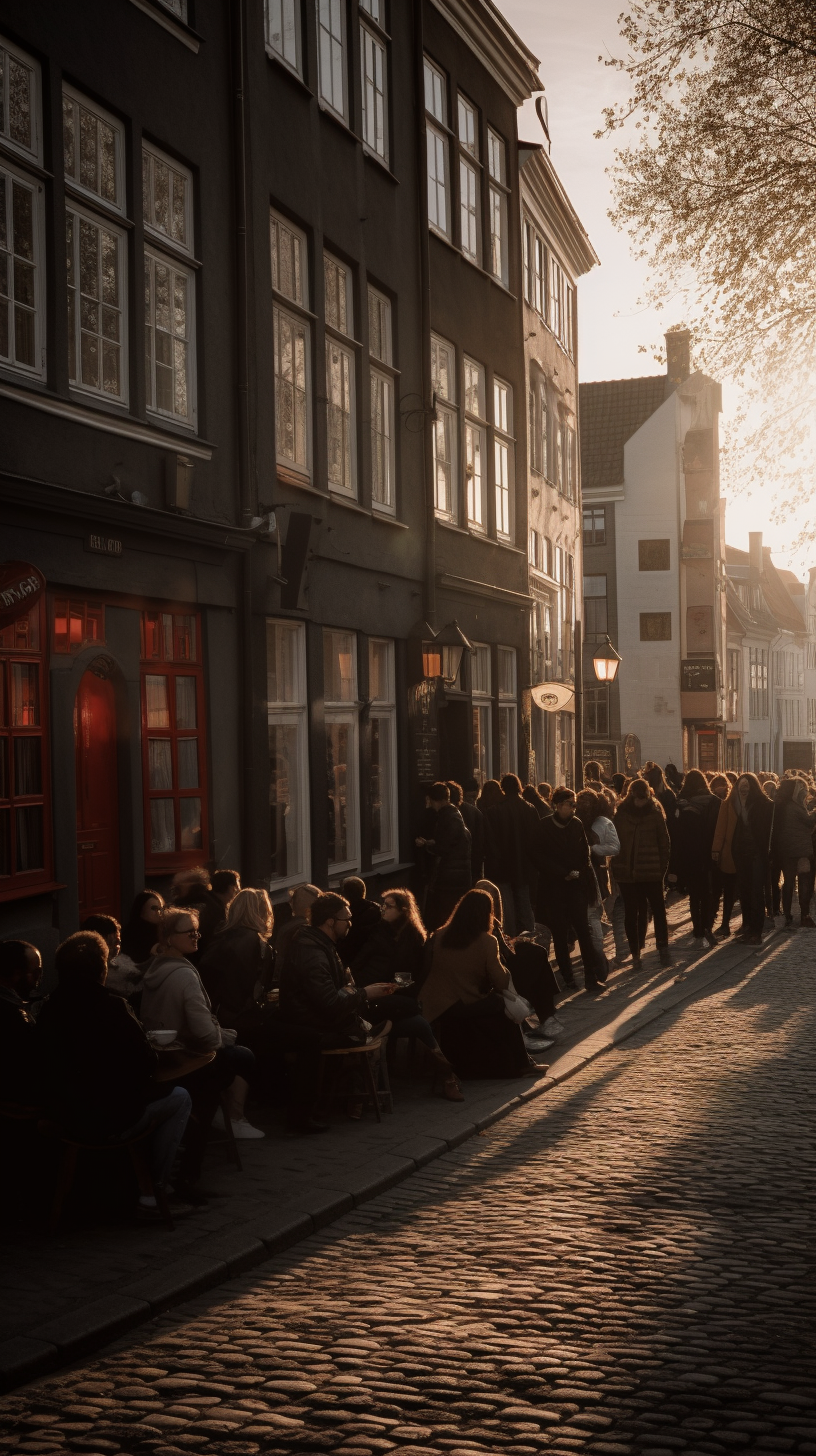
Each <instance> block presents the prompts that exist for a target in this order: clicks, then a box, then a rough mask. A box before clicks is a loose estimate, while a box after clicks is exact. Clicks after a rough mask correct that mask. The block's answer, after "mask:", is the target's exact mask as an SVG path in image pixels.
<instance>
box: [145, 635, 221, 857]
mask: <svg viewBox="0 0 816 1456" xmlns="http://www.w3.org/2000/svg"><path fill="white" fill-rule="evenodd" d="M200 658H201V652H200V629H199V623H198V618H197V616H196V615H195V613H176V612H162V611H148V612H144V613H143V614H142V751H143V774H144V785H145V836H146V844H147V866H148V868H149V869H159V868H165V867H166V868H170V867H171V866H173V865H175V864H185V863H186V864H191V863H195V862H196V861H197V860H198V859H200V857H201V852H202V850H203V849H205V847H206V845H207V822H206V794H205V771H206V762H207V759H206V753H205V743H204V680H203V673H202V669H201V667H200Z"/></svg>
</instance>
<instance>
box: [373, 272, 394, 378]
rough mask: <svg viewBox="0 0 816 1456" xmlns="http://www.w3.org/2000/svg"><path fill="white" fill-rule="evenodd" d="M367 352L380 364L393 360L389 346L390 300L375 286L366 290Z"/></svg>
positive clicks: (389, 362)
mask: <svg viewBox="0 0 816 1456" xmlns="http://www.w3.org/2000/svg"><path fill="white" fill-rule="evenodd" d="M368 352H369V354H370V355H371V357H372V359H379V361H380V363H381V364H391V363H392V362H393V351H392V346H391V302H390V299H387V298H386V297H385V296H384V294H382V293H378V292H377V290H376V288H369V290H368Z"/></svg>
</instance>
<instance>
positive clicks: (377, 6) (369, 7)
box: [360, 0, 383, 25]
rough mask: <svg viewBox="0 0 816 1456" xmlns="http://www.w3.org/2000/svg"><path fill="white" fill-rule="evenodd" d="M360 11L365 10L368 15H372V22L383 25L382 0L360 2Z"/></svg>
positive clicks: (361, 0) (362, 0)
mask: <svg viewBox="0 0 816 1456" xmlns="http://www.w3.org/2000/svg"><path fill="white" fill-rule="evenodd" d="M360 9H361V10H364V11H365V13H366V15H370V16H371V19H372V20H376V22H377V24H378V25H382V23H383V7H382V0H360Z"/></svg>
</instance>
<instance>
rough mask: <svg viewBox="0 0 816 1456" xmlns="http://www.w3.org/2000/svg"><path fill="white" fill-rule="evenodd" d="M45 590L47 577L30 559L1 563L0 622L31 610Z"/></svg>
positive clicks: (10, 619) (8, 620)
mask: <svg viewBox="0 0 816 1456" xmlns="http://www.w3.org/2000/svg"><path fill="white" fill-rule="evenodd" d="M44 591H45V577H44V576H43V574H42V572H41V571H40V570H39V569H38V568H37V567H36V566H32V565H31V562H30V561H4V562H2V564H0V622H3V623H8V622H13V621H14V620H15V618H16V617H22V615H23V613H24V612H28V611H30V609H31V608H32V607H33V606H34V604H35V602H38V601H39V599H40V597H41V596H42V594H43V592H44Z"/></svg>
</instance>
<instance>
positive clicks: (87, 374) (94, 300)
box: [65, 207, 127, 403]
mask: <svg viewBox="0 0 816 1456" xmlns="http://www.w3.org/2000/svg"><path fill="white" fill-rule="evenodd" d="M65 252H66V264H67V273H68V378H69V380H70V382H71V384H72V385H73V386H74V387H75V388H76V389H82V390H86V391H88V392H90V393H91V394H98V395H102V397H103V398H105V399H111V400H118V401H119V402H120V403H124V402H126V400H127V349H126V331H127V312H126V303H125V300H126V298H127V287H126V284H127V264H126V259H127V245H126V239H125V235H124V233H123V232H122V231H121V230H120V229H119V228H117V227H114V226H113V225H112V224H111V223H108V222H102V221H101V219H99V218H97V217H94V216H93V214H92V213H86V212H84V211H80V210H79V209H78V208H75V207H68V208H67V209H66V213H65Z"/></svg>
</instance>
